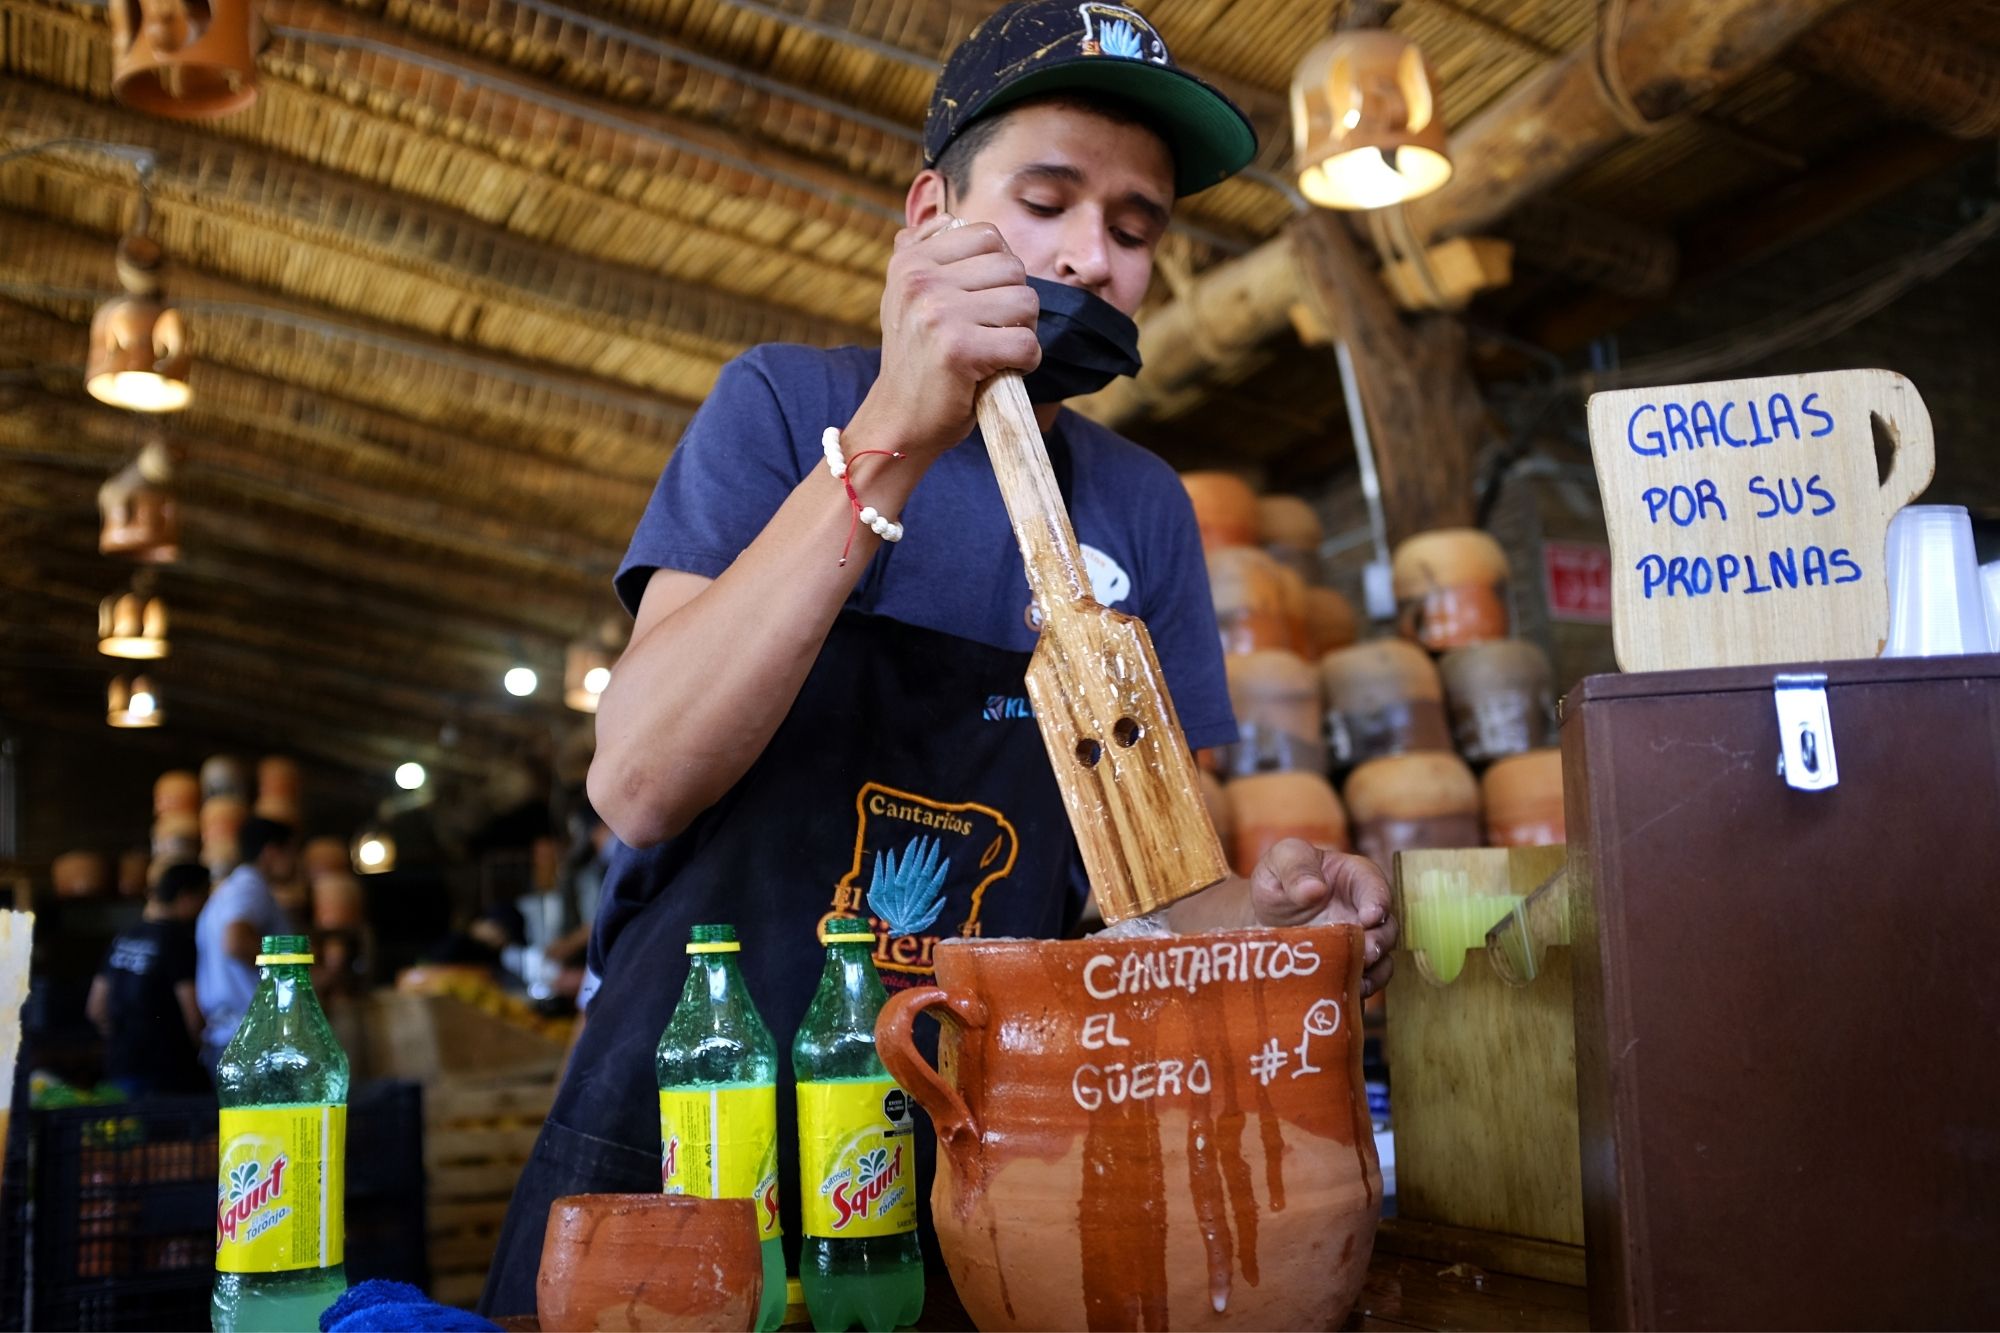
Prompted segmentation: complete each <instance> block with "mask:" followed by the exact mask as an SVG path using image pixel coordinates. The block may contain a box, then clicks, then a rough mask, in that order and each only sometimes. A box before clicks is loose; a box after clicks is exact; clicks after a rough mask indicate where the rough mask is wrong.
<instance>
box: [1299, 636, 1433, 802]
mask: <svg viewBox="0 0 2000 1333" xmlns="http://www.w3.org/2000/svg"><path fill="white" fill-rule="evenodd" d="M1319 673H1320V684H1321V689H1322V690H1323V692H1324V694H1325V697H1326V734H1327V749H1328V753H1329V755H1330V757H1331V759H1332V761H1333V767H1334V768H1335V770H1337V771H1341V772H1345V771H1346V770H1348V769H1350V768H1353V767H1354V766H1355V765H1356V764H1362V763H1366V762H1367V761H1368V760H1370V759H1380V758H1383V757H1385V756H1388V755H1395V754H1408V753H1410V752H1412V751H1415V750H1449V749H1450V748H1451V727H1450V725H1449V723H1448V722H1447V721H1446V717H1445V707H1444V686H1443V683H1442V682H1441V681H1440V680H1439V679H1438V671H1437V667H1436V665H1435V664H1434V663H1433V662H1432V661H1431V659H1430V657H1429V655H1428V654H1426V653H1425V652H1424V651H1423V650H1422V649H1420V648H1418V647H1416V646H1415V645H1414V644H1410V643H1405V642H1404V641H1403V640H1401V639H1374V640H1371V641H1370V642H1368V643H1362V644H1356V645H1355V646H1354V647H1352V648H1339V649H1336V650H1334V651H1333V652H1330V653H1328V654H1326V655H1325V656H1324V657H1322V658H1320V663H1319Z"/></svg>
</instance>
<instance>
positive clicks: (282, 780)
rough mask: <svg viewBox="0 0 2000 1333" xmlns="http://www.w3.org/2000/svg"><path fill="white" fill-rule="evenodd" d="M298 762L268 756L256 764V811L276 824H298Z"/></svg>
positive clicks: (276, 756) (282, 757)
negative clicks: (273, 820) (275, 821)
mask: <svg viewBox="0 0 2000 1333" xmlns="http://www.w3.org/2000/svg"><path fill="white" fill-rule="evenodd" d="M299 786H300V780H299V765H298V761H297V760H295V759H287V758H285V757H284V756H283V755H270V756H268V757H266V758H264V759H262V760H259V761H258V764H257V806H256V810H257V813H258V814H259V815H261V816H263V817H264V818H265V819H275V820H277V821H278V822H279V823H280V824H290V825H291V826H292V827H293V828H297V827H298V826H299Z"/></svg>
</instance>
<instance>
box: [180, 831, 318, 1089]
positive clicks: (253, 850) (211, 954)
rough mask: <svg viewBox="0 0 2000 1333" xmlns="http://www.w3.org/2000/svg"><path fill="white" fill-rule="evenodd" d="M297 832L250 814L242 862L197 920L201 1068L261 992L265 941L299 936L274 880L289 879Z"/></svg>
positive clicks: (211, 1062)
mask: <svg viewBox="0 0 2000 1333" xmlns="http://www.w3.org/2000/svg"><path fill="white" fill-rule="evenodd" d="M294 842H295V834H294V831H293V829H292V826H291V825H289V824H281V823H279V822H278V821H277V820H274V819H265V818H263V817H262V816H260V815H252V816H251V817H250V818H249V819H248V820H246V821H244V824H243V829H242V831H241V832H240V833H239V834H238V835H237V850H238V854H239V855H241V856H242V858H243V861H242V864H240V865H238V866H237V867H236V869H234V870H232V871H230V872H229V876H228V878H226V879H224V880H223V881H222V883H220V884H218V885H216V886H215V892H214V893H212V894H210V895H209V899H208V904H207V906H205V907H203V908H202V909H201V915H200V917H198V918H197V919H196V921H195V993H196V995H197V997H198V998H199V999H200V1001H201V1016H202V1021H203V1024H204V1026H203V1031H202V1049H201V1055H202V1062H203V1063H204V1064H206V1065H207V1066H208V1067H209V1068H210V1069H213V1068H215V1062H216V1060H217V1059H219V1058H220V1057H221V1055H222V1048H223V1047H224V1046H227V1045H228V1044H229V1039H230V1038H231V1037H233V1036H235V1035H236V1025H237V1024H239V1023H241V1022H242V1021H243V1014H244V1011H245V1010H247V1009H248V1008H249V1007H250V997H251V996H253V995H255V994H256V993H257V951H258V949H259V947H260V946H261V945H262V943H263V937H264V936H266V935H289V934H294V933H296V932H295V931H294V928H293V926H292V923H291V920H290V918H288V917H287V916H286V915H285V912H284V909H283V908H281V907H279V906H278V901H277V899H276V898H274V897H272V896H271V882H272V881H273V880H284V879H289V878H290V877H291V873H292V865H293V861H294V860H295V858H296V855H297V853H296V850H295V848H294V845H293V844H294Z"/></svg>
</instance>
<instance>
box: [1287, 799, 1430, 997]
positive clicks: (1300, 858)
mask: <svg viewBox="0 0 2000 1333" xmlns="http://www.w3.org/2000/svg"><path fill="white" fill-rule="evenodd" d="M1250 908H1251V911H1252V913H1253V914H1254V915H1255V917H1256V921H1257V924H1258V925H1261V926H1307V925H1358V926H1360V927H1361V928H1362V930H1363V935H1362V943H1361V961H1362V963H1363V965H1364V966H1365V967H1366V968H1367V971H1366V973H1364V976H1363V982H1362V987H1361V993H1362V994H1363V995H1368V994H1372V993H1373V992H1375V991H1377V990H1379V989H1381V988H1382V986H1384V985H1385V984H1387V982H1388V980H1389V974H1390V972H1391V971H1393V970H1394V968H1395V962H1394V960H1393V959H1391V958H1390V957H1389V951H1390V950H1391V949H1393V948H1395V947H1396V938H1397V935H1398V933H1399V932H1398V930H1397V926H1396V918H1395V917H1394V916H1392V915H1390V912H1389V881H1388V880H1387V879H1385V878H1384V877H1383V875H1382V872H1381V870H1379V869H1378V868H1377V867H1376V865H1375V863H1374V862H1373V861H1370V860H1369V859H1368V858H1366V857H1364V856H1353V855H1350V854H1349V853H1347V852H1337V851H1334V850H1333V849H1331V848H1326V847H1315V846H1313V844H1311V843H1309V842H1306V841H1304V840H1303V839H1300V838H1286V839H1285V840H1284V841H1282V842H1280V843H1278V844H1276V845H1275V846H1273V847H1272V848H1271V850H1270V851H1268V852H1266V853H1264V859H1263V860H1261V861H1259V862H1258V863H1257V868H1256V869H1255V870H1253V871H1252V872H1251V873H1250Z"/></svg>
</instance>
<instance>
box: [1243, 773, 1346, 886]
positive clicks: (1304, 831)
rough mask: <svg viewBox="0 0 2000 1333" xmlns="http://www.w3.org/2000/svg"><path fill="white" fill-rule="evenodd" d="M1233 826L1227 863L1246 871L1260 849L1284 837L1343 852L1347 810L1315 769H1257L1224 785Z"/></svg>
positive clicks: (1259, 856) (1257, 858) (1253, 865)
mask: <svg viewBox="0 0 2000 1333" xmlns="http://www.w3.org/2000/svg"><path fill="white" fill-rule="evenodd" d="M1224 790H1226V791H1227V792H1228V794H1229V807H1230V810H1231V812H1232V815H1233V822H1234V824H1235V838H1234V840H1233V841H1232V842H1231V843H1230V852H1231V857H1230V860H1231V864H1232V866H1233V868H1234V869H1235V871H1236V873H1237V874H1239V875H1248V874H1249V873H1250V872H1251V871H1253V870H1255V869H1256V868H1257V863H1258V862H1259V861H1261V860H1263V859H1264V853H1266V852H1268V851H1270V850H1271V848H1272V847H1274V846H1276V845H1277V844H1278V843H1280V842H1282V841H1284V840H1285V839H1286V838H1304V839H1305V840H1306V841H1307V842H1310V843H1314V844H1316V845H1318V846H1322V847H1337V848H1339V849H1340V850H1342V851H1346V850H1347V849H1348V848H1349V847H1350V846H1351V845H1352V844H1351V843H1350V842H1349V841H1348V834H1347V814H1346V812H1345V811H1343V810H1342V809H1341V808H1340V797H1339V796H1338V795H1336V794H1335V793H1334V790H1333V784H1332V783H1330V782H1328V781H1327V780H1326V779H1325V778H1323V777H1321V776H1320V775H1319V774H1317V773H1257V774H1253V775H1252V776H1250V777H1245V778H1237V779H1235V780H1234V781H1232V782H1230V783H1229V785H1228V786H1227V787H1226V788H1225V789H1224Z"/></svg>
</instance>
